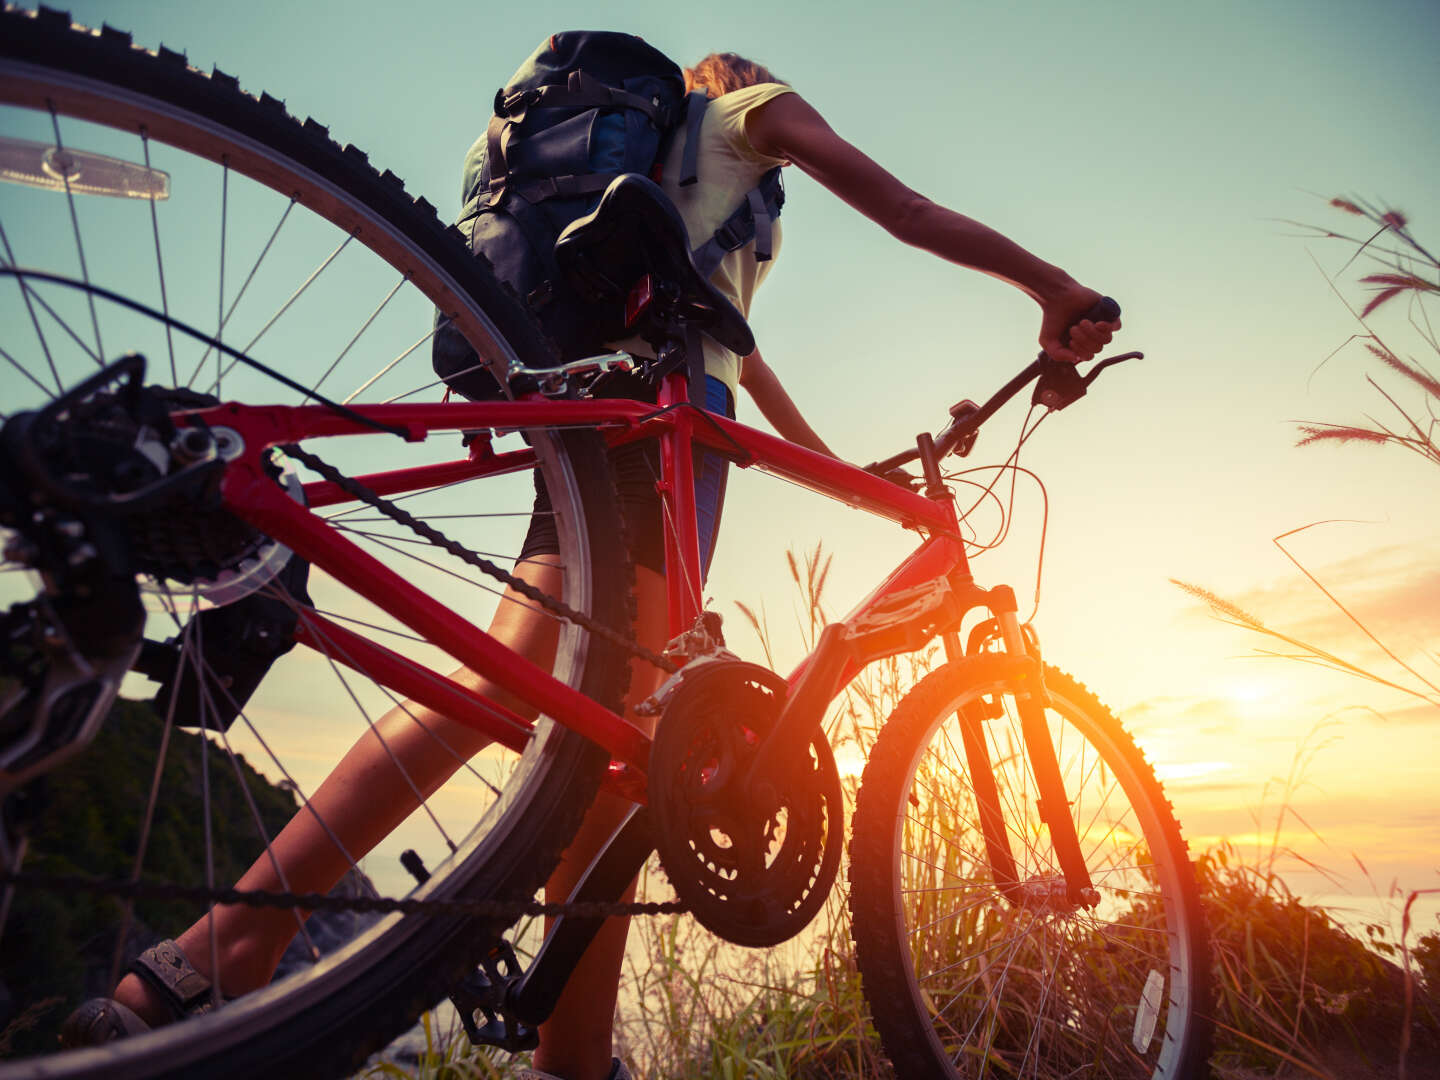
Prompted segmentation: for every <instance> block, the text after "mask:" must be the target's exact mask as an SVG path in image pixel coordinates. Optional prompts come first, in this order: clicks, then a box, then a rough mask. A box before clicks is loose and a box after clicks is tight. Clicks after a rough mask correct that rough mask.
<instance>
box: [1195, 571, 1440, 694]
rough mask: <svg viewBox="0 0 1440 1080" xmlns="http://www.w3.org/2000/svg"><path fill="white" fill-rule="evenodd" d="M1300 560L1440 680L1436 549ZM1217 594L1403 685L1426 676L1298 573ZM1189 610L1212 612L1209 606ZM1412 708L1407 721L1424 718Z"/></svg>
mask: <svg viewBox="0 0 1440 1080" xmlns="http://www.w3.org/2000/svg"><path fill="white" fill-rule="evenodd" d="M1291 549H1292V550H1294V547H1293V546H1292V548H1291ZM1297 558H1299V561H1300V563H1301V565H1302V566H1305V568H1306V570H1308V571H1309V573H1310V574H1312V575H1313V576H1314V577H1315V578H1316V580H1318V581H1319V582H1320V584H1321V585H1323V586H1324V589H1325V590H1328V591H1329V592H1330V593H1331V594H1332V595H1333V596H1334V597H1335V598H1336V599H1337V600H1338V601H1339V602H1340V603H1341V604H1343V605H1344V606H1345V607H1346V608H1347V609H1348V610H1349V611H1350V612H1351V613H1352V614H1353V615H1354V616H1355V618H1356V619H1358V620H1359V621H1360V623H1362V624H1363V625H1364V626H1365V627H1366V628H1367V629H1368V630H1369V631H1370V632H1371V633H1373V634H1374V635H1375V636H1376V637H1377V638H1379V639H1380V640H1381V641H1382V642H1384V644H1385V646H1386V647H1387V648H1388V649H1390V650H1391V651H1392V652H1394V653H1395V654H1396V655H1397V656H1399V657H1400V658H1401V659H1402V660H1404V661H1405V662H1406V663H1407V664H1409V665H1410V666H1411V667H1412V668H1414V669H1415V671H1417V672H1418V673H1419V674H1420V675H1421V676H1422V677H1423V678H1425V679H1427V680H1429V681H1430V682H1432V683H1440V647H1437V646H1440V614H1437V613H1440V565H1437V560H1436V558H1435V554H1434V551H1433V549H1432V548H1430V547H1429V546H1428V545H1391V546H1388V547H1383V548H1377V549H1375V550H1372V551H1366V552H1362V553H1360V554H1356V555H1352V556H1348V557H1347V558H1344V559H1341V560H1339V561H1335V562H1330V563H1324V564H1319V565H1309V564H1307V563H1306V562H1305V560H1304V558H1303V557H1302V556H1297ZM1212 591H1214V592H1215V593H1216V594H1217V595H1219V596H1220V597H1221V598H1222V599H1223V600H1225V601H1227V602H1228V603H1230V604H1233V605H1234V606H1235V607H1237V608H1239V609H1241V610H1242V611H1244V612H1246V613H1248V614H1249V615H1251V616H1253V617H1254V618H1256V619H1258V620H1259V621H1260V622H1261V623H1263V624H1264V625H1265V626H1266V627H1268V628H1270V629H1272V630H1275V631H1277V632H1281V633H1284V634H1286V635H1287V636H1289V637H1292V638H1296V639H1298V640H1300V641H1303V642H1307V643H1309V644H1311V645H1314V646H1316V647H1318V648H1320V649H1324V650H1326V651H1328V652H1332V653H1334V654H1335V655H1337V656H1339V657H1341V658H1343V659H1345V660H1348V661H1349V662H1351V663H1354V664H1357V665H1359V666H1360V667H1363V668H1366V669H1368V670H1373V671H1374V672H1375V673H1376V674H1378V675H1381V676H1383V677H1385V678H1389V679H1392V680H1394V681H1396V682H1399V683H1401V684H1402V685H1407V686H1414V687H1416V688H1420V680H1418V679H1417V678H1416V677H1415V676H1414V675H1411V674H1410V673H1408V672H1406V671H1404V670H1403V669H1402V668H1401V667H1400V666H1399V665H1398V664H1396V663H1395V661H1394V660H1392V659H1390V658H1389V657H1388V656H1386V655H1385V653H1384V652H1383V651H1382V650H1381V648H1380V647H1379V646H1377V645H1376V644H1375V643H1374V642H1373V641H1371V640H1370V639H1369V637H1367V636H1366V634H1365V632H1364V631H1363V630H1361V629H1360V628H1359V627H1358V626H1356V625H1355V622H1354V621H1352V620H1351V619H1350V618H1349V617H1347V616H1346V614H1345V612H1344V611H1341V610H1340V608H1339V607H1337V606H1336V604H1335V603H1334V602H1332V601H1331V600H1330V599H1329V598H1328V597H1327V596H1326V595H1325V593H1324V592H1323V591H1322V590H1321V589H1320V588H1319V587H1317V586H1316V584H1315V583H1314V582H1312V581H1310V580H1309V579H1308V578H1306V577H1305V575H1304V574H1303V573H1301V572H1300V571H1299V570H1296V571H1295V572H1294V573H1293V574H1287V575H1286V576H1284V577H1281V578H1277V579H1275V580H1273V581H1271V582H1268V583H1266V584H1263V585H1260V586H1255V587H1252V588H1249V589H1243V590H1236V591H1229V590H1225V589H1223V588H1219V589H1214V590H1212ZM1190 610H1191V611H1192V612H1205V613H1206V614H1207V615H1208V614H1209V610H1208V608H1207V607H1206V606H1205V605H1203V604H1197V605H1196V606H1195V607H1193V608H1192V609H1190ZM1249 640H1250V644H1251V645H1252V647H1254V648H1255V649H1257V650H1268V649H1274V650H1277V651H1289V649H1290V647H1289V646H1287V645H1285V644H1284V643H1283V642H1278V641H1274V640H1273V639H1268V638H1267V637H1265V636H1264V635H1259V634H1257V635H1255V636H1253V637H1251V638H1250V639H1249ZM1431 711H1432V712H1433V711H1436V710H1433V709H1432V710H1431ZM1405 713H1406V714H1407V717H1408V720H1407V722H1419V721H1423V719H1424V717H1423V716H1422V715H1415V714H1414V713H1413V710H1410V709H1407V710H1405Z"/></svg>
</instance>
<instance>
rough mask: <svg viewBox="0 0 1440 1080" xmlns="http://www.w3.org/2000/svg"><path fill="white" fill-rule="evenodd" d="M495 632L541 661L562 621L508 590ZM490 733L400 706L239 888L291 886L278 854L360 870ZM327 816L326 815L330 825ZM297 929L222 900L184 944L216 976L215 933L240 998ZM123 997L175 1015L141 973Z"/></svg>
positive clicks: (537, 581) (528, 565)
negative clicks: (357, 863)
mask: <svg viewBox="0 0 1440 1080" xmlns="http://www.w3.org/2000/svg"><path fill="white" fill-rule="evenodd" d="M516 573H517V574H518V576H520V577H521V578H523V579H524V580H525V581H528V582H529V583H530V584H532V585H534V586H536V587H537V588H540V589H543V590H545V591H547V592H552V593H553V592H555V591H557V590H558V589H559V587H560V580H559V576H560V575H559V570H558V569H557V568H555V567H554V566H547V565H543V564H542V563H540V562H523V563H520V564H519V565H518V566H517V568H516ZM509 600H513V601H514V602H508V601H509ZM489 632H490V634H491V636H493V637H494V638H495V639H496V640H498V641H501V642H503V643H504V644H506V645H508V646H509V647H510V648H511V649H513V650H515V651H516V652H517V653H519V654H521V655H522V656H525V657H527V658H529V659H531V660H533V661H534V662H536V663H537V664H540V665H541V666H548V665H549V664H550V663H551V662H552V660H553V657H554V653H555V644H556V640H557V631H556V627H555V622H554V620H553V619H552V618H550V617H549V616H547V615H544V614H541V613H538V612H536V611H535V610H534V608H533V607H531V606H530V605H529V604H528V602H526V601H523V600H521V599H520V598H519V597H518V596H511V595H510V594H509V593H508V592H507V600H502V601H501V603H500V606H499V608H498V609H497V610H496V612H495V617H494V619H493V620H492V621H491V623H490V627H489ZM452 677H453V678H454V679H455V680H456V681H457V682H459V683H461V684H463V685H465V686H467V687H469V688H471V689H473V690H475V691H476V692H477V693H479V694H482V695H484V696H486V697H493V698H495V699H497V700H499V701H502V702H504V703H505V704H507V705H509V706H510V707H511V708H513V709H515V710H516V711H517V712H521V713H525V712H526V711H527V710H526V708H525V706H523V705H522V704H521V703H520V702H517V701H515V700H514V699H511V698H509V696H508V695H506V694H505V693H503V692H502V691H500V690H499V689H498V688H497V687H495V686H493V685H492V684H490V683H489V682H488V681H487V680H485V679H483V678H481V677H479V676H478V675H475V674H474V673H473V672H471V671H469V670H468V669H466V668H461V669H460V670H459V671H457V672H455V674H454V675H453V676H452ZM532 711H533V710H532ZM382 740H383V742H382ZM488 741H489V740H488V739H487V738H486V737H485V736H483V735H481V734H480V733H479V732H477V731H475V730H474V729H473V728H469V727H466V726H464V725H463V724H459V723H456V722H455V721H453V720H449V719H447V718H445V717H444V716H441V715H440V714H438V713H435V712H432V711H431V710H429V709H426V708H424V707H423V706H420V705H417V704H415V703H414V702H407V703H406V704H404V705H402V706H397V707H396V708H394V709H391V710H390V711H389V712H387V713H386V714H385V715H384V716H383V717H382V718H381V719H380V720H379V722H378V723H377V724H376V725H375V727H374V728H372V729H370V730H368V731H366V732H365V734H363V735H361V736H360V738H359V740H357V741H356V743H355V745H354V746H352V747H351V748H350V750H349V752H348V753H346V755H345V757H344V758H342V759H341V761H340V763H339V764H338V765H337V766H336V767H335V768H334V769H333V770H332V771H331V773H330V775H329V776H327V777H326V778H325V780H324V782H323V783H322V784H321V785H320V787H319V788H317V789H316V791H315V792H314V794H313V795H312V796H311V798H310V801H309V803H308V805H307V806H306V807H305V808H302V809H301V810H300V811H299V812H297V813H296V815H295V816H294V817H293V818H291V819H290V822H289V823H288V824H287V825H286V826H285V828H284V829H282V830H281V831H280V833H279V835H277V836H276V837H275V839H274V840H273V841H272V843H271V847H270V850H269V852H267V853H265V854H262V855H261V856H260V857H259V858H258V859H256V860H255V862H254V863H253V864H252V865H251V867H250V869H249V870H247V871H246V872H245V874H244V875H243V876H242V877H241V878H240V880H239V881H238V882H236V888H238V889H265V890H281V889H283V888H284V887H285V886H284V885H282V883H281V878H280V875H279V874H277V873H276V869H275V864H276V863H277V862H278V863H279V865H280V866H281V867H282V868H283V870H284V878H285V885H288V887H289V891H292V892H299V893H304V892H321V893H323V892H327V891H329V890H330V889H331V888H332V887H333V886H334V885H335V883H336V882H337V881H339V880H340V878H341V877H343V876H344V874H345V872H346V871H347V870H349V869H350V859H356V860H358V859H360V858H361V856H363V855H364V854H365V853H366V852H368V851H369V850H370V849H371V848H373V847H374V846H375V845H376V844H377V843H379V841H380V840H382V839H383V838H384V837H386V836H387V835H389V833H390V832H391V831H392V830H393V829H394V828H395V827H396V826H398V825H399V824H400V823H401V822H402V821H404V820H405V818H407V817H408V816H409V815H410V814H411V812H413V811H414V810H415V809H416V807H417V806H419V802H418V800H417V799H416V796H415V790H416V789H418V790H419V792H420V793H421V794H422V795H423V796H425V797H428V796H429V795H430V794H432V793H433V792H434V791H435V790H436V789H437V788H439V787H440V785H442V784H443V783H444V782H445V781H446V780H448V779H449V778H450V777H451V776H452V775H453V774H454V773H455V771H456V770H457V769H458V768H459V767H460V765H461V764H462V763H463V762H464V761H466V760H468V759H469V758H470V757H471V756H472V755H474V754H475V753H476V752H478V751H479V750H481V749H482V748H483V747H484V746H485V745H486V744H487V742H488ZM397 762H398V763H399V767H397V764H396V763H397ZM402 768H403V770H404V772H403V773H402V772H401V769H402ZM407 777H408V782H407ZM412 784H413V785H414V787H413V789H412V786H411V785H412ZM318 819H323V821H324V823H325V826H324V827H322V826H321V824H320V820H318ZM327 828H328V832H327ZM331 833H333V834H334V836H335V838H336V839H338V840H339V842H340V844H341V845H343V846H344V849H345V850H344V852H342V851H341V850H340V849H339V848H338V847H337V846H336V843H335V841H334V840H332V839H331V835H330V834H331ZM347 854H348V858H347ZM307 914H308V913H307ZM295 932H296V929H295V916H294V914H293V913H292V912H291V911H289V910H283V909H277V908H254V907H248V906H246V905H243V904H233V905H219V906H217V907H215V908H214V909H213V910H212V911H211V912H210V914H208V915H206V916H205V917H203V918H201V919H200V920H199V921H198V922H196V923H195V924H194V925H192V926H191V927H190V928H189V929H188V930H186V931H185V932H184V933H182V934H181V935H180V936H179V937H178V938H176V942H177V943H178V944H179V946H180V948H181V950H182V951H183V952H184V953H185V955H186V957H187V958H188V959H189V961H190V963H191V964H193V965H194V966H195V968H196V970H198V971H199V972H200V973H201V974H203V975H205V976H207V977H209V978H211V979H212V981H215V980H214V977H213V974H212V973H213V971H214V970H216V968H214V967H212V934H213V942H214V945H213V958H214V960H216V961H218V970H219V972H220V976H219V979H218V982H219V985H220V988H221V992H222V993H223V994H224V995H225V996H227V997H235V996H238V995H240V994H243V993H247V992H248V991H251V990H255V989H258V988H259V987H261V986H264V985H265V984H266V983H268V982H269V981H270V979H271V977H272V976H273V975H274V973H275V967H276V965H278V964H279V962H280V957H281V955H282V954H283V953H284V952H285V948H286V946H287V945H288V944H289V942H290V939H291V938H292V937H294V936H295ZM114 996H115V999H116V1000H117V1001H119V1002H121V1003H122V1004H124V1005H128V1006H129V1007H130V1008H131V1009H133V1010H134V1011H135V1012H136V1013H138V1014H139V1016H140V1017H141V1018H142V1019H144V1020H146V1021H147V1022H149V1023H152V1024H155V1023H164V1022H166V1021H168V1020H169V1019H170V1017H169V1014H168V1012H167V1011H166V1010H165V1008H164V1007H163V1006H162V1005H161V1004H160V1002H159V999H158V998H157V996H156V995H155V994H154V992H153V991H152V990H151V989H150V988H149V987H148V986H147V985H146V984H144V983H143V982H141V980H140V979H139V978H137V977H136V976H134V975H128V976H126V977H125V978H124V979H122V980H121V982H120V984H119V986H117V987H116V989H115V994H114Z"/></svg>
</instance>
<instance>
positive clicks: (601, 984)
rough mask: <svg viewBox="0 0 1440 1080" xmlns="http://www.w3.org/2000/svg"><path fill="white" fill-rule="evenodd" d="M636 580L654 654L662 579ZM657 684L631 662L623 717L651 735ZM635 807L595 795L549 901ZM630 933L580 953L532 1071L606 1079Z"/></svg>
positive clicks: (623, 922) (617, 925)
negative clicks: (648, 711)
mask: <svg viewBox="0 0 1440 1080" xmlns="http://www.w3.org/2000/svg"><path fill="white" fill-rule="evenodd" d="M635 577H636V582H635V585H636V599H637V601H638V603H637V605H636V606H637V617H636V621H635V634H636V637H637V639H638V640H639V641H640V643H641V644H642V645H645V646H647V647H648V648H650V649H654V650H658V649H660V648H661V647H662V646H663V645H664V643H665V640H666V637H667V634H668V627H667V625H666V610H667V609H666V599H665V579H664V578H663V577H662V576H661V575H659V574H657V573H655V572H654V571H653V570H647V569H645V568H644V567H638V566H637V567H636V568H635ZM661 678H662V673H661V672H660V671H658V670H657V669H656V668H654V667H652V666H651V665H650V664H647V663H646V662H645V661H643V660H634V661H632V663H631V667H630V695H629V698H628V704H627V713H626V716H627V718H628V719H629V720H630V722H631V723H633V724H635V725H636V726H638V727H641V728H642V729H644V730H645V731H646V732H649V731H651V730H652V728H653V725H654V723H655V721H654V720H653V719H650V718H645V717H638V716H636V715H635V714H634V711H633V707H634V705H635V704H637V703H639V702H641V701H644V700H645V699H646V698H647V697H649V696H650V695H651V694H652V693H654V691H655V690H656V689H657V688H658V687H659V685H660V681H661ZM633 805H634V804H633V803H631V802H629V801H628V800H626V799H622V798H619V797H618V796H615V795H609V794H606V793H605V792H601V793H600V795H599V797H597V798H596V800H595V805H594V807H593V808H592V809H591V811H590V813H589V814H587V815H586V817H585V822H584V824H583V825H581V827H580V831H579V833H577V834H576V836H575V840H574V842H573V843H572V844H571V845H570V847H569V849H567V850H566V852H565V855H564V857H563V858H562V859H561V861H560V865H559V866H558V867H557V868H556V870H555V873H554V874H552V875H551V877H550V880H549V881H548V882H547V883H546V885H545V897H546V899H547V900H550V901H563V900H565V899H566V898H568V897H569V895H570V891H571V890H572V889H573V888H574V887H575V884H576V882H578V881H579V879H580V876H581V875H582V874H583V873H584V872H585V869H586V867H588V866H589V865H590V862H591V860H592V859H594V857H595V856H596V855H597V854H598V853H599V852H600V849H601V847H602V846H603V845H604V843H605V841H606V840H607V839H609V837H610V834H611V833H612V832H613V831H614V829H615V827H616V826H617V825H619V823H620V821H621V820H622V819H623V818H624V816H625V814H626V813H627V812H628V811H629V810H630V808H631V807H632V806H633ZM634 895H635V886H634V883H631V885H630V888H629V889H627V890H626V893H625V897H624V899H626V900H629V899H632V898H633V897H634ZM629 929H630V920H629V919H622V918H611V919H609V920H607V921H606V923H605V925H604V927H602V928H601V930H600V933H599V934H598V935H596V937H595V940H594V941H593V942H592V943H591V945H590V947H589V948H588V949H586V950H585V955H584V956H582V957H581V958H580V962H579V963H578V964H577V965H576V966H575V970H574V972H572V973H571V975H570V979H569V981H568V982H567V983H566V984H565V990H564V992H563V993H562V994H561V995H560V1000H559V1002H557V1003H556V1006H555V1011H554V1013H553V1014H551V1017H550V1019H549V1020H548V1021H546V1022H545V1023H543V1024H541V1025H540V1046H539V1048H538V1049H537V1050H536V1051H535V1057H534V1064H535V1068H537V1069H543V1070H544V1071H545V1072H549V1073H553V1074H554V1075H556V1076H561V1077H564V1078H565V1080H604V1078H605V1077H606V1076H607V1075H608V1074H609V1072H610V1057H611V1043H612V1039H613V1035H614V1031H613V1028H614V1023H615V1001H616V997H617V995H618V993H619V987H620V969H621V964H622V963H623V961H624V958H625V938H626V935H627V933H628V931H629Z"/></svg>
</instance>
